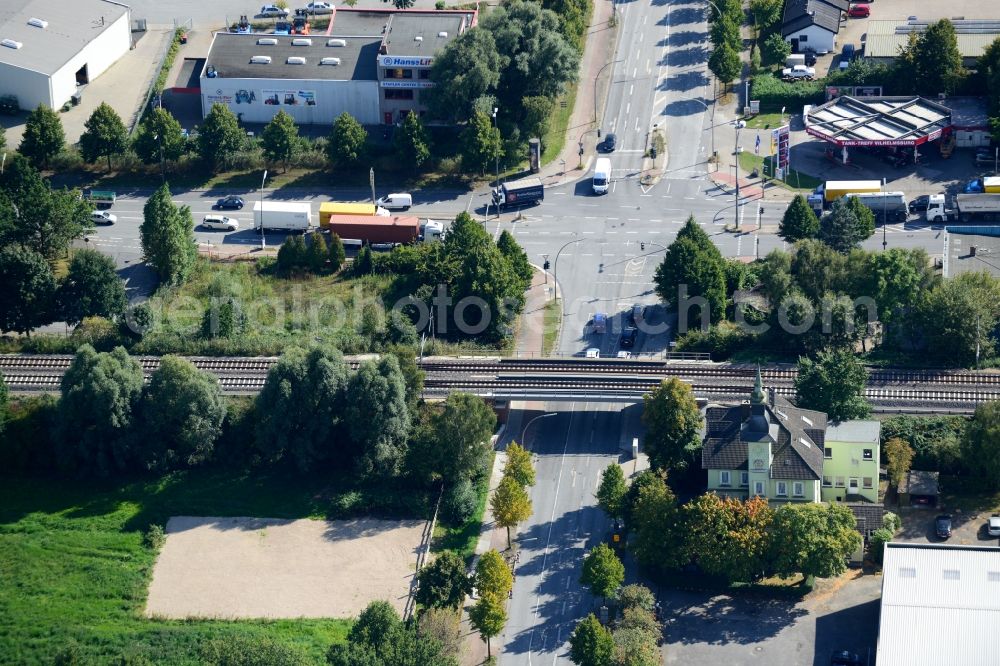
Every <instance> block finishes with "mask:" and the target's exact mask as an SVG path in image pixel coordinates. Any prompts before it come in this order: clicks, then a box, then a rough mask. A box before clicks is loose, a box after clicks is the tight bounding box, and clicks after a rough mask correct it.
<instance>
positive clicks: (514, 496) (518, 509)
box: [490, 476, 531, 547]
mask: <svg viewBox="0 0 1000 666" xmlns="http://www.w3.org/2000/svg"><path fill="white" fill-rule="evenodd" d="M490 509H491V510H492V511H493V518H494V520H496V524H497V525H499V526H500V527H505V528H507V546H508V547H509V546H510V528H512V527H516V526H517V524H518V523H520V522H523V521H525V520H527V519H528V518H530V517H531V498H530V497H528V491H526V490H525V489H524V487H522V486H521V484H519V483H518V482H517V481H516V480H515V479H513V478H511V477H509V476H505V477H503V478H502V479H500V485H498V486H497V489H496V490H494V491H493V496H492V497H490Z"/></svg>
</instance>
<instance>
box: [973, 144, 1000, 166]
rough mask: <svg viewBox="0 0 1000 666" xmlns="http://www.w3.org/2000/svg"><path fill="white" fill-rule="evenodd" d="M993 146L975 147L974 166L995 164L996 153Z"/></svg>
mask: <svg viewBox="0 0 1000 666" xmlns="http://www.w3.org/2000/svg"><path fill="white" fill-rule="evenodd" d="M995 151H996V149H995V148H977V149H976V166H982V165H984V164H988V165H990V166H992V165H994V164H996V161H997V153H996V152H995Z"/></svg>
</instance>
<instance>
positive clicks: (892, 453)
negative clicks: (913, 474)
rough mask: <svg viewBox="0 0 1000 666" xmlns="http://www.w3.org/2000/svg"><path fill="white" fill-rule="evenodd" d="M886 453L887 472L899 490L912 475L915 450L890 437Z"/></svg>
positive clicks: (897, 438)
mask: <svg viewBox="0 0 1000 666" xmlns="http://www.w3.org/2000/svg"><path fill="white" fill-rule="evenodd" d="M962 441H966V438H963V440H962ZM884 453H885V470H886V473H887V475H888V476H889V481H890V482H891V483H892V485H893V486H895V487H896V488H899V487H900V486H901V485H902V484H903V481H904V480H905V479H906V476H907V475H908V474H909V473H910V465H912V464H913V449H912V448H911V447H910V445H909V444H907V443H906V442H905V441H903V440H902V439H900V438H899V437H890V438H889V439H888V440H886V442H885V446H884Z"/></svg>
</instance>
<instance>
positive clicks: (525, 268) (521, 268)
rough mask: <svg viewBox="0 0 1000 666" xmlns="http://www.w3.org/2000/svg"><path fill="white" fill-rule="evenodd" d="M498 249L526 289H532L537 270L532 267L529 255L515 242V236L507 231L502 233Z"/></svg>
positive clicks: (498, 240) (498, 241)
mask: <svg viewBox="0 0 1000 666" xmlns="http://www.w3.org/2000/svg"><path fill="white" fill-rule="evenodd" d="M497 249H499V250H500V254H502V255H503V256H504V257H505V258H506V259H507V262H508V263H509V265H510V267H511V269H512V270H513V271H514V274H515V275H517V277H519V278H520V279H521V283H522V285H523V287H524V289H527V288H528V287H530V286H531V278H532V277H533V276H534V274H535V269H534V268H532V267H531V263H529V262H528V255H527V253H526V252H525V251H524V248H522V247H521V246H520V245H519V244H518V242H517V240H515V238H514V235H513V234H512V233H510V232H509V231H507V230H506V229H504V230H503V231H501V232H500V237H499V238H497Z"/></svg>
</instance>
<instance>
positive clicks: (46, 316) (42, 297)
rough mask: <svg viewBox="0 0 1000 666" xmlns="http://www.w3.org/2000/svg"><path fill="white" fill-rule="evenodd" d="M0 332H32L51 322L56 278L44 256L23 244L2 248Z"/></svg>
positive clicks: (0, 253) (0, 266) (0, 249)
mask: <svg viewBox="0 0 1000 666" xmlns="http://www.w3.org/2000/svg"><path fill="white" fill-rule="evenodd" d="M0 284H2V285H3V289H0V330H3V331H16V332H17V333H30V332H31V330H32V329H34V328H36V327H38V326H42V325H44V324H48V323H49V322H51V321H52V318H53V317H52V315H53V309H54V305H55V297H56V279H55V276H53V274H52V268H51V267H50V266H49V263H48V262H47V261H46V260H45V257H43V256H42V255H40V254H38V253H37V252H35V251H33V250H31V249H29V248H26V247H24V246H23V245H6V246H4V247H3V248H0Z"/></svg>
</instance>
